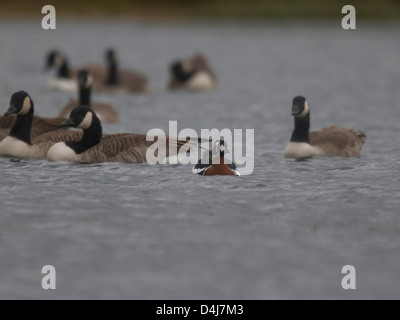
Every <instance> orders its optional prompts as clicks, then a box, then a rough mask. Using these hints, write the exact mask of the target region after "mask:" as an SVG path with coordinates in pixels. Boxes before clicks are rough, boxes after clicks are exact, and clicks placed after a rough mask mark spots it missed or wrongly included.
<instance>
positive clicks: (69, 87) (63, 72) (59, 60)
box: [46, 50, 108, 92]
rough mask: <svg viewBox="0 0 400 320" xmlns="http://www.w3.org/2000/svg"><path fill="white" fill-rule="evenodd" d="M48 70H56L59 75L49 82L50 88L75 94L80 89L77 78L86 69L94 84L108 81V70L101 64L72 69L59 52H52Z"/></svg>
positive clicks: (47, 66)
mask: <svg viewBox="0 0 400 320" xmlns="http://www.w3.org/2000/svg"><path fill="white" fill-rule="evenodd" d="M46 68H47V69H51V68H55V69H56V70H57V75H56V77H55V78H53V79H51V80H50V81H49V82H48V87H49V88H50V89H54V90H60V91H66V92H75V91H76V90H77V89H78V85H77V82H76V80H77V78H78V74H79V70H81V69H85V70H87V71H88V72H90V74H91V75H92V77H93V81H94V83H103V82H104V81H106V79H107V75H108V68H107V67H106V66H104V65H101V64H96V63H90V64H86V65H84V66H82V67H80V68H77V69H71V68H70V66H69V62H68V60H67V58H66V57H65V55H64V54H62V53H61V52H59V51H57V50H53V51H51V52H50V53H49V54H48V55H47V57H46Z"/></svg>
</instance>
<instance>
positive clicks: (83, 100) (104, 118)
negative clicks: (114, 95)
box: [58, 70, 119, 123]
mask: <svg viewBox="0 0 400 320" xmlns="http://www.w3.org/2000/svg"><path fill="white" fill-rule="evenodd" d="M92 84H93V78H92V76H91V74H90V73H89V72H88V71H87V70H81V71H79V74H78V85H79V101H78V100H76V99H70V100H69V103H68V104H67V105H66V106H65V108H64V109H63V110H62V111H61V112H60V114H59V115H58V117H59V118H62V119H68V118H69V115H70V113H71V111H72V110H74V109H75V108H76V107H78V106H79V105H83V106H88V107H90V108H91V109H92V110H94V111H95V112H96V114H97V116H98V117H99V119H100V121H101V122H105V123H118V122H119V115H118V112H117V111H115V110H114V108H113V107H111V106H110V105H109V104H106V103H102V102H91V99H90V96H91V91H92Z"/></svg>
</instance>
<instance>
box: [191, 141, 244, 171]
mask: <svg viewBox="0 0 400 320" xmlns="http://www.w3.org/2000/svg"><path fill="white" fill-rule="evenodd" d="M227 153H229V150H228V144H227V143H226V142H225V141H224V139H223V138H221V139H220V140H218V141H216V142H215V143H214V146H213V148H212V151H210V152H208V154H207V153H205V156H204V157H203V159H201V160H200V161H199V162H198V163H197V165H196V166H195V167H194V168H193V170H192V172H193V173H197V174H199V175H201V176H217V175H219V176H240V173H239V171H238V170H237V166H236V164H235V163H233V162H232V163H230V164H227V163H226V159H225V154H227Z"/></svg>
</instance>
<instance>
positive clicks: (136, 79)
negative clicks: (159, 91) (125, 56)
mask: <svg viewBox="0 0 400 320" xmlns="http://www.w3.org/2000/svg"><path fill="white" fill-rule="evenodd" d="M105 58H106V64H107V72H106V76H105V78H104V79H102V81H96V82H94V85H93V89H94V90H95V91H97V92H103V93H117V94H119V93H120V94H130V93H148V92H149V91H150V88H149V83H148V80H147V78H146V77H145V76H144V75H143V74H141V73H140V72H138V71H136V70H129V69H121V70H120V69H119V63H118V59H117V56H116V53H115V51H114V50H112V49H109V50H107V51H106V54H105Z"/></svg>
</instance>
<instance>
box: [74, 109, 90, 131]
mask: <svg viewBox="0 0 400 320" xmlns="http://www.w3.org/2000/svg"><path fill="white" fill-rule="evenodd" d="M92 120H93V114H92V113H91V112H88V113H87V114H86V116H85V119H83V121H82V122H81V123H80V124H79V126H78V128H79V129H82V130H86V129H89V128H90V126H91V125H92Z"/></svg>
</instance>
